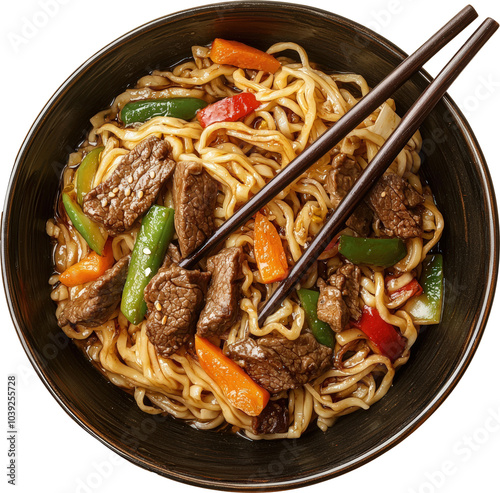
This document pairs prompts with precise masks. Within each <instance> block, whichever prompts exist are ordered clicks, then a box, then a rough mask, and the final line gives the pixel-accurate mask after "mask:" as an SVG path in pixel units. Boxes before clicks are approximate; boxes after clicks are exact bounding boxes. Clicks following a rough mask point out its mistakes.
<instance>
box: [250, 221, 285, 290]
mask: <svg viewBox="0 0 500 493" xmlns="http://www.w3.org/2000/svg"><path fill="white" fill-rule="evenodd" d="M253 248H254V252H255V260H257V267H258V268H259V272H260V275H261V277H262V281H263V282H264V283H265V284H270V283H272V282H276V281H282V280H283V279H285V277H286V276H287V275H288V263H287V261H286V254H285V250H284V249H283V244H282V243H281V238H280V237H279V234H278V232H277V231H276V228H275V227H274V225H273V223H271V221H269V220H268V219H267V217H266V216H264V215H263V214H261V213H260V212H257V214H256V216H255V228H254V243H253Z"/></svg>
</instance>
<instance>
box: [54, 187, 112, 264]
mask: <svg viewBox="0 0 500 493" xmlns="http://www.w3.org/2000/svg"><path fill="white" fill-rule="evenodd" d="M62 202H63V205H64V208H65V209H66V213H67V214H68V217H69V218H70V219H71V222H72V223H73V226H74V227H75V228H76V230H77V231H78V232H79V233H80V234H81V235H82V236H83V238H84V239H85V241H86V242H87V244H88V245H89V247H90V248H92V250H94V251H95V252H96V253H97V254H99V255H102V250H103V248H104V243H106V240H105V238H104V236H103V235H102V233H101V230H100V229H99V226H98V225H97V223H95V222H94V221H92V220H91V219H89V218H88V217H87V216H86V215H85V214H84V213H83V211H82V209H81V208H80V206H79V205H78V204H77V203H76V202H75V201H74V200H73V199H72V198H71V197H70V196H69V194H68V193H66V192H64V193H63V194H62Z"/></svg>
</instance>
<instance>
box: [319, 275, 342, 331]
mask: <svg viewBox="0 0 500 493" xmlns="http://www.w3.org/2000/svg"><path fill="white" fill-rule="evenodd" d="M317 284H318V287H319V298H318V305H317V313H318V318H319V319H320V320H322V321H323V322H326V323H327V324H328V325H330V327H331V328H332V330H333V331H335V332H340V331H341V330H342V329H343V328H344V327H345V326H346V324H347V322H349V309H348V308H347V305H346V303H345V301H344V299H343V298H342V293H341V292H340V289H338V288H337V287H335V286H329V285H328V284H327V283H326V282H325V281H324V280H323V279H321V278H320V279H318V283H317Z"/></svg>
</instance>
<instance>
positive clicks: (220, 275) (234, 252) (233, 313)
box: [196, 247, 243, 337]
mask: <svg viewBox="0 0 500 493" xmlns="http://www.w3.org/2000/svg"><path fill="white" fill-rule="evenodd" d="M242 261H243V250H242V248H241V247H232V248H225V249H224V250H221V252H220V253H218V254H217V255H214V256H213V257H210V258H209V259H208V261H207V270H208V272H210V273H211V274H212V278H211V280H210V286H209V287H208V293H207V298H206V303H205V307H204V308H203V310H202V312H201V315H200V318H199V320H198V324H197V326H196V330H197V333H198V334H199V335H201V336H203V337H211V336H223V335H224V334H225V332H227V331H228V330H229V329H230V328H231V326H232V325H233V324H234V322H235V321H236V318H237V317H238V312H239V306H238V304H239V301H240V298H241V280H242V272H241V263H242Z"/></svg>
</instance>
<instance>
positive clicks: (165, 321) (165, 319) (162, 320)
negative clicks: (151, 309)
mask: <svg viewBox="0 0 500 493" xmlns="http://www.w3.org/2000/svg"><path fill="white" fill-rule="evenodd" d="M161 323H162V324H163V325H165V324H166V323H167V316H166V315H164V316H163V318H162V319H161Z"/></svg>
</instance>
